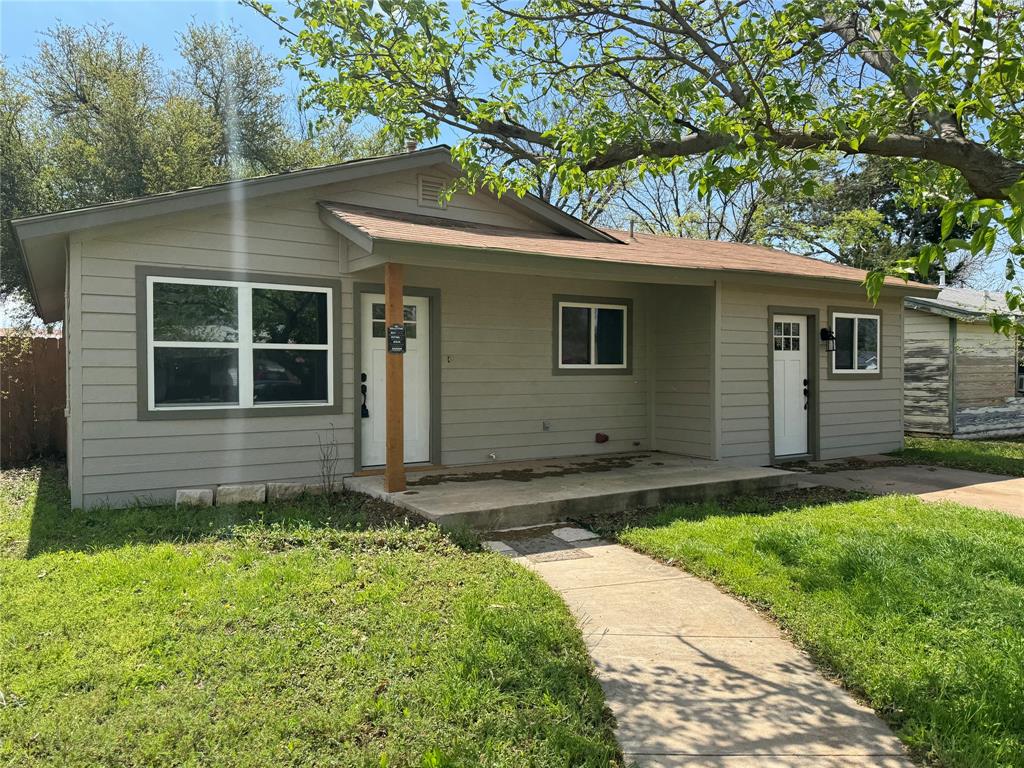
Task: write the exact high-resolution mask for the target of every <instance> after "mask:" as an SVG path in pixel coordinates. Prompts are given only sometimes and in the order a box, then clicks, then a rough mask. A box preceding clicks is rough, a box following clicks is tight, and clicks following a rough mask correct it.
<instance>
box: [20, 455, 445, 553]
mask: <svg viewBox="0 0 1024 768" xmlns="http://www.w3.org/2000/svg"><path fill="white" fill-rule="evenodd" d="M31 515H32V519H31V523H30V526H29V533H28V545H27V547H26V551H25V555H26V557H34V556H36V555H40V554H43V553H46V552H57V551H79V552H93V551H96V550H99V549H111V548H115V547H121V546H125V545H130V544H155V543H159V542H175V543H185V542H195V541H204V540H211V539H225V538H232V537H233V536H234V535H235V533H236V532H237V531H238V529H239V528H241V527H244V526H248V525H260V526H267V527H278V528H282V529H285V530H287V529H294V528H300V527H302V528H314V529H326V530H333V531H366V530H372V529H383V528H389V527H394V526H403V527H421V526H424V525H426V521H425V520H423V519H422V518H419V517H417V516H415V515H413V514H411V513H410V512H408V511H406V510H402V509H398V508H397V507H394V506H391V505H390V504H387V503H384V502H382V501H379V500H377V499H371V498H370V497H368V496H363V495H361V494H349V493H341V494H335V495H332V496H329V497H328V496H320V495H314V494H308V495H304V496H301V497H299V498H297V499H293V500H289V501H280V502H273V503H269V504H241V505H237V506H218V507H179V508H175V507H174V506H173V505H170V504H163V505H158V506H132V507H126V508H121V509H115V508H111V507H94V508H92V509H89V510H81V509H71V505H70V500H69V495H68V489H67V479H66V475H65V470H64V466H63V465H61V464H56V463H46V464H42V465H40V474H39V483H38V488H37V492H36V497H35V504H34V505H33V507H32V510H31Z"/></svg>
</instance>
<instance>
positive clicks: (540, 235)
mask: <svg viewBox="0 0 1024 768" xmlns="http://www.w3.org/2000/svg"><path fill="white" fill-rule="evenodd" d="M320 205H321V207H322V208H323V209H324V210H326V211H328V212H330V213H331V214H333V215H334V216H337V217H338V219H340V220H341V221H343V222H345V223H346V224H348V225H349V226H352V227H355V228H356V229H358V230H359V231H360V232H362V233H363V234H365V235H366V236H367V237H369V238H370V239H371V240H387V241H396V242H407V243H424V244H428V245H439V246H449V247H451V248H472V249H479V250H492V251H493V250H498V251H510V252H514V253H529V254H539V255H543V256H559V257H563V258H572V259H590V260H593V261H606V262H613V263H619V264H646V265H651V266H662V267H674V268H678V269H697V270H718V271H730V272H748V273H763V274H774V275H793V276H798V277H813V278H825V279H832V280H844V281H847V282H857V283H859V282H861V281H863V279H864V275H865V274H866V273H865V272H864V271H863V270H860V269H854V268H853V267H846V266H843V265H841V264H833V263H831V262H827V261H820V260H818V259H814V258H811V257H809V256H798V255H796V254H794V253H787V252H785V251H779V250H775V249H774V248H766V247H764V246H759V245H742V244H739V243H727V242H721V241H715V240H688V239H683V238H679V237H668V236H664V235H642V234H638V235H636V236H635V237H634V238H633V239H632V240H630V239H629V234H628V233H626V232H618V231H614V230H607V231H608V232H609V234H611V235H613V236H614V237H616V238H618V239H619V240H622V242H621V243H599V242H591V241H587V240H583V239H581V238H575V237H568V236H565V235H555V234H549V233H547V232H531V231H527V230H521V229H513V228H511V227H501V226H494V225H491V224H477V223H474V222H466V221H456V220H452V219H445V218H440V217H437V216H425V215H422V214H414V213H402V212H399V211H388V210H383V209H379V208H365V207H363V206H357V205H349V204H345V203H332V202H321V203H320ZM886 284H887V285H891V286H907V285H908V284H907V283H904V282H903V281H902V280H900V279H899V278H895V277H889V278H886ZM909 285H910V286H911V287H914V288H930V286H926V285H923V284H920V283H913V282H912V283H909Z"/></svg>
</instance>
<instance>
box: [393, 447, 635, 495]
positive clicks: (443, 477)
mask: <svg viewBox="0 0 1024 768" xmlns="http://www.w3.org/2000/svg"><path fill="white" fill-rule="evenodd" d="M646 458H649V456H648V454H642V453H638V454H630V455H629V456H600V457H597V458H594V459H581V460H579V461H570V462H565V463H564V464H547V465H545V466H544V467H536V468H535V467H518V468H515V469H496V470H494V471H488V470H480V471H475V472H462V473H445V474H437V475H426V476H424V477H418V478H416V479H415V480H410V481H409V482H408V483H407V485H408V486H409V487H410V488H416V487H423V486H428V485H440V484H441V483H476V482H480V481H483V480H508V481H509V482H513V483H529V482H531V481H533V480H541V479H543V478H545V477H566V476H568V475H579V474H585V473H589V472H611V471H612V470H615V469H629V468H630V467H632V466H634V465H636V463H637V462H639V461H641V460H643V459H646Z"/></svg>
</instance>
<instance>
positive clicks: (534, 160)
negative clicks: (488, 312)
mask: <svg viewBox="0 0 1024 768" xmlns="http://www.w3.org/2000/svg"><path fill="white" fill-rule="evenodd" d="M282 2H284V3H286V4H288V5H289V6H290V7H291V8H292V10H293V12H294V15H295V19H296V21H297V24H296V27H297V29H295V30H293V31H295V32H297V35H296V36H295V37H293V38H292V42H291V61H292V62H293V63H295V64H296V66H299V67H300V68H301V72H302V74H303V76H304V78H306V80H307V81H308V83H309V94H310V100H311V101H312V102H314V103H315V104H317V105H318V106H320V107H323V108H324V109H326V110H327V111H328V112H329V113H330V114H333V115H336V116H338V117H340V118H341V119H342V120H344V121H354V120H358V119H365V118H369V119H371V120H373V121H376V122H378V123H380V124H381V125H382V126H383V127H384V130H385V131H387V133H388V135H389V136H391V137H393V138H395V139H404V138H414V139H418V140H428V139H433V138H436V137H438V136H440V135H441V134H442V131H443V132H445V135H446V136H447V135H453V136H454V137H455V138H456V143H458V144H459V146H458V148H457V150H456V156H457V158H458V159H459V162H460V163H461V164H462V165H463V167H465V168H466V169H467V178H468V179H470V180H471V181H472V183H484V184H486V185H487V186H489V187H490V188H491V189H493V190H495V191H496V192H499V193H504V192H506V191H508V190H510V189H511V190H516V191H522V190H524V189H527V188H529V187H530V186H531V184H533V183H535V182H536V179H537V172H538V170H539V169H540V170H542V171H543V172H550V173H551V174H552V175H554V176H555V177H556V178H557V181H558V183H559V184H560V185H561V186H562V188H563V189H564V190H565V191H566V192H567V193H573V192H577V193H578V192H581V191H583V190H586V189H593V188H595V187H598V186H600V185H601V184H603V183H604V182H605V181H606V180H607V179H608V178H610V176H609V174H610V173H612V170H613V169H619V172H620V173H621V172H624V171H628V173H630V174H636V175H637V176H639V177H644V176H658V175H663V174H666V173H669V172H671V171H673V170H674V169H676V168H678V167H679V165H680V163H681V162H684V161H687V160H690V161H691V162H695V161H694V160H693V159H694V158H699V159H700V160H699V162H695V164H696V165H697V166H698V170H697V171H695V173H694V174H693V179H692V181H693V183H694V185H695V188H696V192H697V194H698V195H699V196H700V197H701V198H703V199H705V200H706V199H709V197H710V196H711V195H712V194H714V193H721V194H729V193H730V192H731V191H733V190H735V189H736V188H737V186H738V185H739V184H741V183H742V182H743V181H744V180H746V179H749V178H751V176H752V174H753V173H754V172H756V169H759V168H764V167H770V168H772V169H775V170H780V171H785V172H787V173H790V172H791V173H792V174H793V179H792V183H793V184H794V192H798V193H799V194H800V195H802V196H803V197H804V199H808V200H813V199H814V197H815V196H816V195H818V194H819V189H818V188H817V186H816V183H815V181H814V179H813V178H812V177H813V175H814V174H815V173H816V172H817V171H819V170H820V167H821V165H822V163H823V162H824V161H825V158H829V162H832V160H831V158H832V157H833V155H834V153H837V152H838V153H841V154H842V155H855V156H872V157H884V158H896V159H898V160H900V161H906V162H904V163H903V165H904V167H903V169H902V170H901V173H902V174H903V176H902V177H901V178H900V179H899V184H898V196H899V203H900V204H902V205H906V206H907V207H915V206H917V207H921V208H922V209H923V208H925V207H927V208H928V209H929V210H932V209H934V208H936V207H939V206H941V208H942V213H941V224H940V227H941V231H940V232H939V233H938V235H939V236H940V239H941V241H943V242H947V241H948V245H949V248H953V247H962V246H960V245H959V243H953V241H954V240H956V241H961V240H966V241H967V247H968V249H969V250H970V251H971V252H972V253H976V254H992V253H995V252H997V251H998V250H999V249H1000V248H1001V242H1002V240H1003V239H1006V240H1012V241H1013V242H1015V243H1016V242H1019V241H1020V238H1021V235H1022V230H1021V223H1020V218H1019V217H1020V211H1021V209H1022V205H1024V186H1022V185H1021V183H1020V181H1019V179H1020V176H1021V173H1022V172H1024V164H1022V163H1024V139H1022V137H1024V118H1022V115H1024V63H1022V62H1024V27H1022V24H1024V21H1022V19H1024V14H1021V13H1020V6H1019V0H986V1H985V2H983V3H980V4H979V5H977V7H975V6H973V5H965V4H963V3H961V2H958V1H957V0H922V2H920V3H916V4H907V3H902V2H886V1H885V0H875V1H874V2H869V3H856V4H855V3H850V2H848V1H847V0H788V1H784V2H781V3H774V4H769V5H767V6H760V7H757V8H754V7H752V6H750V5H749V4H747V3H743V2H740V0H726V2H723V3H716V4H715V5H714V7H713V8H712V7H711V6H709V5H708V4H707V3H703V2H699V0H679V1H678V2H675V3H673V4H671V6H666V7H662V6H660V5H658V4H654V5H645V4H639V3H636V2H634V1H633V0H603V1H602V2H600V3H598V4H597V5H581V4H578V3H573V2H570V0H528V2H525V3H522V2H515V3H513V2H511V1H510V0H490V1H489V2H484V0H463V5H462V8H461V9H459V8H453V7H450V6H449V5H448V4H447V3H445V2H442V1H441V0H387V2H383V3H379V4H377V5H376V6H374V5H372V4H370V3H367V2H362V0H338V1H337V2H321V1H319V0H315V1H314V0H307V1H303V0H282ZM249 4H250V5H252V6H253V7H254V8H256V9H257V10H259V11H260V12H262V13H264V14H265V15H268V16H269V15H271V12H270V11H269V10H268V9H267V7H266V6H265V5H263V4H261V3H259V2H255V0H251V1H250V3H249ZM851 18H853V21H850V20H851ZM310 60H312V61H313V62H315V65H309V64H308V62H309V61H310ZM301 62H307V64H302V63H301ZM1007 179H1009V180H1010V181H1011V183H1010V186H1009V189H1001V188H999V185H1003V184H1005V180H1007ZM1014 179H1017V181H1014ZM999 180H1002V181H999ZM469 183H470V182H469V181H467V182H466V184H467V186H468V185H469ZM936 201H941V202H940V203H937V202H936ZM1007 201H1009V202H1007ZM965 235H966V237H965ZM932 239H934V237H933V238H932ZM949 248H947V247H946V246H943V247H942V248H940V249H938V250H936V249H933V248H929V249H927V250H925V251H923V252H920V251H915V253H914V254H913V260H914V265H913V266H914V268H915V269H917V270H924V271H923V272H922V273H921V274H924V275H927V274H928V271H927V270H928V269H929V268H931V266H932V265H934V264H935V263H936V262H937V261H941V260H942V259H943V258H945V257H946V256H948V255H949V254H950V253H951V251H950V250H949ZM901 269H903V268H902V267H901ZM871 284H872V285H873V284H874V283H871Z"/></svg>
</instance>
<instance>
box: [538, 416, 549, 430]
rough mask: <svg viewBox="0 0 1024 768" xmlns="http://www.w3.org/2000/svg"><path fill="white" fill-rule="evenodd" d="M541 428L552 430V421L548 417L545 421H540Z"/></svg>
mask: <svg viewBox="0 0 1024 768" xmlns="http://www.w3.org/2000/svg"><path fill="white" fill-rule="evenodd" d="M540 428H541V429H542V430H544V431H545V432H550V431H551V422H550V421H548V420H547V419H545V420H544V421H542V422H541V423H540Z"/></svg>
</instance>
